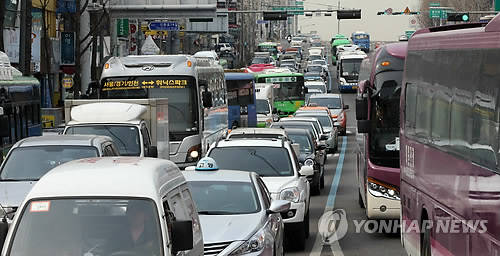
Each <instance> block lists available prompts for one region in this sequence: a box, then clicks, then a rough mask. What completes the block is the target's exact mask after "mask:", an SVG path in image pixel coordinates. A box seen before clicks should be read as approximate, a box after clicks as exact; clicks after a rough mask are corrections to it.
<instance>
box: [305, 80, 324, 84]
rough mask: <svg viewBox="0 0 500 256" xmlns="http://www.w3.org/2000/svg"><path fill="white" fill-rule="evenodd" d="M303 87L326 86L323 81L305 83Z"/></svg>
mask: <svg viewBox="0 0 500 256" xmlns="http://www.w3.org/2000/svg"><path fill="white" fill-rule="evenodd" d="M304 85H326V84H325V82H323V81H317V80H316V81H305V82H304Z"/></svg>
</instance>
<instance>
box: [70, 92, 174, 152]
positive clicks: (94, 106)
mask: <svg viewBox="0 0 500 256" xmlns="http://www.w3.org/2000/svg"><path fill="white" fill-rule="evenodd" d="M64 112H65V117H66V127H65V128H64V131H63V134H96V135H105V136H109V137H111V138H112V139H113V141H114V142H115V144H116V146H117V147H118V150H119V151H120V155H124V156H139V157H158V158H162V159H169V155H170V154H169V153H170V145H169V127H168V100H167V99H165V98H162V99H115V100H112V99H106V100H66V101H65V102H64Z"/></svg>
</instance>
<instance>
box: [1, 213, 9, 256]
mask: <svg viewBox="0 0 500 256" xmlns="http://www.w3.org/2000/svg"><path fill="white" fill-rule="evenodd" d="M8 231H9V224H8V223H7V221H4V220H2V221H0V250H2V249H3V246H4V244H5V239H6V238H7V233H8Z"/></svg>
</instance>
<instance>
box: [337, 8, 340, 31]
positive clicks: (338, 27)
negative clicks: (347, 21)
mask: <svg viewBox="0 0 500 256" xmlns="http://www.w3.org/2000/svg"><path fill="white" fill-rule="evenodd" d="M337 9H339V10H340V0H339V3H338V5H337ZM337 34H340V20H339V19H337Z"/></svg>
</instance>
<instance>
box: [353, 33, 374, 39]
mask: <svg viewBox="0 0 500 256" xmlns="http://www.w3.org/2000/svg"><path fill="white" fill-rule="evenodd" d="M353 38H354V39H356V40H360V39H370V36H368V35H367V34H357V35H354V37H353Z"/></svg>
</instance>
